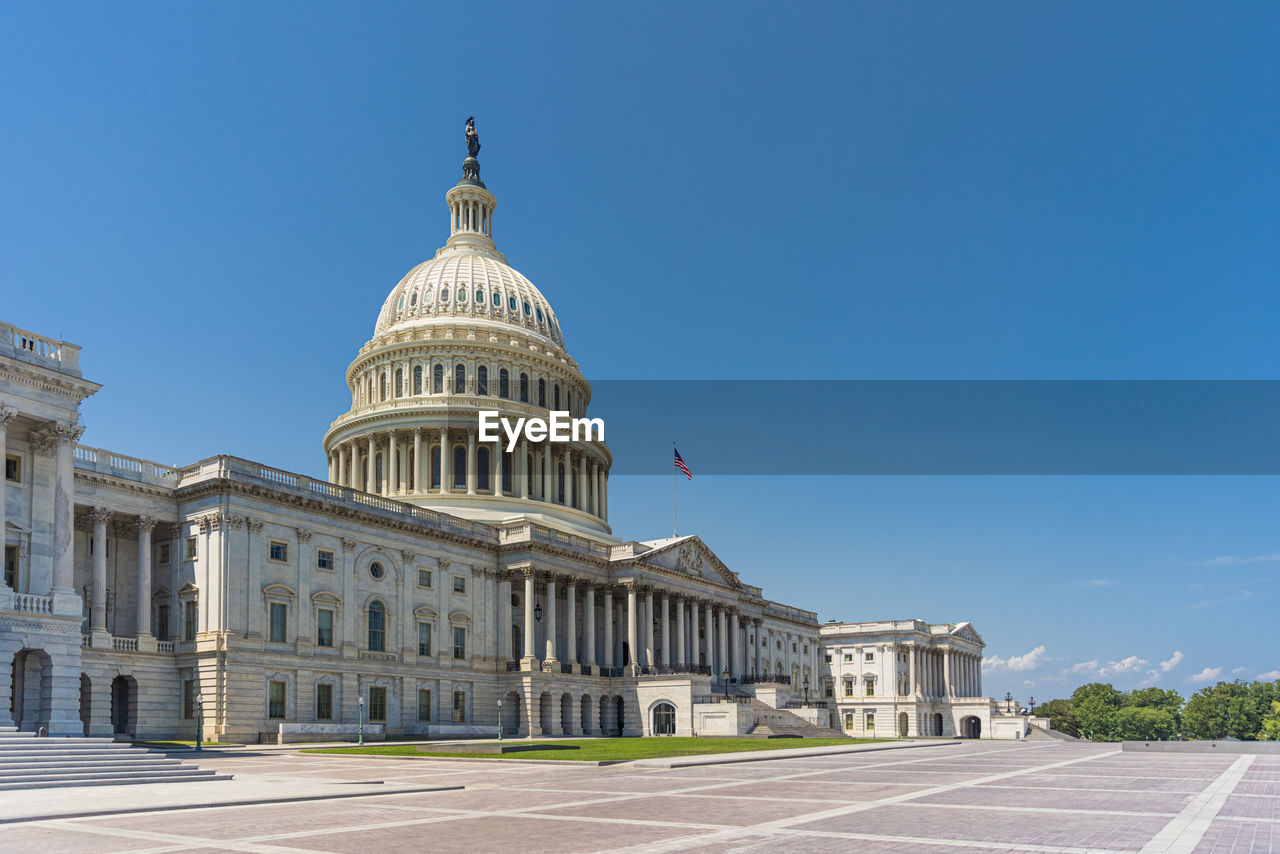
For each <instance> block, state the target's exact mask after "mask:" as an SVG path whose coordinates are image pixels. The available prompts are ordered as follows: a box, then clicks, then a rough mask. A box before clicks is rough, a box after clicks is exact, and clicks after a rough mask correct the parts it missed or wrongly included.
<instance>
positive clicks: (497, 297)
mask: <svg viewBox="0 0 1280 854" xmlns="http://www.w3.org/2000/svg"><path fill="white" fill-rule="evenodd" d="M493 307H494V308H502V294H500V293H498V292H497V291H494V292H493Z"/></svg>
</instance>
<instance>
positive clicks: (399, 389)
mask: <svg viewBox="0 0 1280 854" xmlns="http://www.w3.org/2000/svg"><path fill="white" fill-rule="evenodd" d="M395 391H396V397H400V396H401V395H403V394H404V368H396V390H395Z"/></svg>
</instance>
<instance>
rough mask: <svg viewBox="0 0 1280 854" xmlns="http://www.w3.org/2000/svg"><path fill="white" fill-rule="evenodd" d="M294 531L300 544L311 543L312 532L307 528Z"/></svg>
mask: <svg viewBox="0 0 1280 854" xmlns="http://www.w3.org/2000/svg"><path fill="white" fill-rule="evenodd" d="M293 530H294V531H296V532H297V534H298V542H300V543H309V542H311V532H310V531H308V530H307V529H306V528H294V529H293Z"/></svg>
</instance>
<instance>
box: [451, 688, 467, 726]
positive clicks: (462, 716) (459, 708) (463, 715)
mask: <svg viewBox="0 0 1280 854" xmlns="http://www.w3.org/2000/svg"><path fill="white" fill-rule="evenodd" d="M453 722H454V723H455V724H461V723H466V722H467V692H466V691H454V692H453Z"/></svg>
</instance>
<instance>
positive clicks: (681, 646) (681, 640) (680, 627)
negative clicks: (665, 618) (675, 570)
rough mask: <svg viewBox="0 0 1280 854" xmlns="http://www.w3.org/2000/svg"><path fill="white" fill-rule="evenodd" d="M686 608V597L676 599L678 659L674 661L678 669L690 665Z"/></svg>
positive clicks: (664, 644) (664, 645) (664, 646)
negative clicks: (686, 630)
mask: <svg viewBox="0 0 1280 854" xmlns="http://www.w3.org/2000/svg"><path fill="white" fill-rule="evenodd" d="M684 608H685V605H684V597H683V596H677V597H676V657H675V661H674V663H675V665H676V666H677V667H685V666H686V665H687V664H688V661H687V660H686V659H687V655H686V650H685V635H684ZM662 646H663V648H664V649H665V648H666V642H663V644H662Z"/></svg>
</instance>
